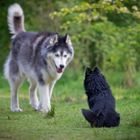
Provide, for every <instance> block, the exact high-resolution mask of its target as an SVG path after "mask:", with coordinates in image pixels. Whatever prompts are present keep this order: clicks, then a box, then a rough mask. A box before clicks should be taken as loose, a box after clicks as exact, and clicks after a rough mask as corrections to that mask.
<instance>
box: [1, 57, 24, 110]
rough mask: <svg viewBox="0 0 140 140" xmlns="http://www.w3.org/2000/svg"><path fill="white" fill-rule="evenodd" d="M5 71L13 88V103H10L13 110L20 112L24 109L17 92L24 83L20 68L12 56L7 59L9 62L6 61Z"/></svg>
mask: <svg viewBox="0 0 140 140" xmlns="http://www.w3.org/2000/svg"><path fill="white" fill-rule="evenodd" d="M4 73H5V77H6V79H7V80H8V82H9V85H10V89H11V105H10V108H11V111H13V112H20V111H22V110H21V109H20V107H19V101H18V96H17V92H18V88H19V86H20V84H21V83H22V78H21V76H20V75H19V69H18V66H17V64H16V61H14V60H11V59H10V57H9V58H8V59H7V62H6V63H5V69H4Z"/></svg>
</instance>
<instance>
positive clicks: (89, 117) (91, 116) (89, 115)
mask: <svg viewBox="0 0 140 140" xmlns="http://www.w3.org/2000/svg"><path fill="white" fill-rule="evenodd" d="M81 111H82V114H83V116H84V117H85V119H86V120H87V121H88V122H89V123H93V121H94V113H93V112H92V111H90V110H88V109H82V110H81Z"/></svg>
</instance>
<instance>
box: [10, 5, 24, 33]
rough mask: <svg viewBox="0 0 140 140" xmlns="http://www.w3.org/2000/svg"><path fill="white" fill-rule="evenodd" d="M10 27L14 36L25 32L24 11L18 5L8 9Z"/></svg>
mask: <svg viewBox="0 0 140 140" xmlns="http://www.w3.org/2000/svg"><path fill="white" fill-rule="evenodd" d="M8 26H9V30H10V33H11V34H13V35H17V34H18V33H20V32H24V31H25V29H24V14H23V10H22V8H21V7H20V5H19V4H17V3H15V4H13V5H11V6H10V7H9V8H8Z"/></svg>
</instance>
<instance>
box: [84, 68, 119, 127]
mask: <svg viewBox="0 0 140 140" xmlns="http://www.w3.org/2000/svg"><path fill="white" fill-rule="evenodd" d="M84 87H85V91H86V95H87V101H88V105H89V108H90V110H88V109H82V113H83V115H84V117H85V119H86V120H87V121H88V122H89V123H90V125H91V127H115V126H118V125H119V123H120V115H119V113H117V112H116V111H115V99H114V97H113V96H112V92H111V89H110V87H109V85H108V83H107V81H106V79H105V77H104V76H103V75H102V74H101V72H100V70H99V69H98V67H95V68H94V70H93V71H92V70H91V69H90V68H87V69H86V73H85V80H84Z"/></svg>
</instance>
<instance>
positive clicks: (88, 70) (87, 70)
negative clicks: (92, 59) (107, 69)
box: [85, 67, 92, 76]
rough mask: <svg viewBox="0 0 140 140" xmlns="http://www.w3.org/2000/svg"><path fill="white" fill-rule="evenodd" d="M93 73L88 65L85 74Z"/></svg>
mask: <svg viewBox="0 0 140 140" xmlns="http://www.w3.org/2000/svg"><path fill="white" fill-rule="evenodd" d="M91 73H92V70H91V69H90V68H89V67H87V68H86V70H85V75H86V76H88V75H90V74H91Z"/></svg>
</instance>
